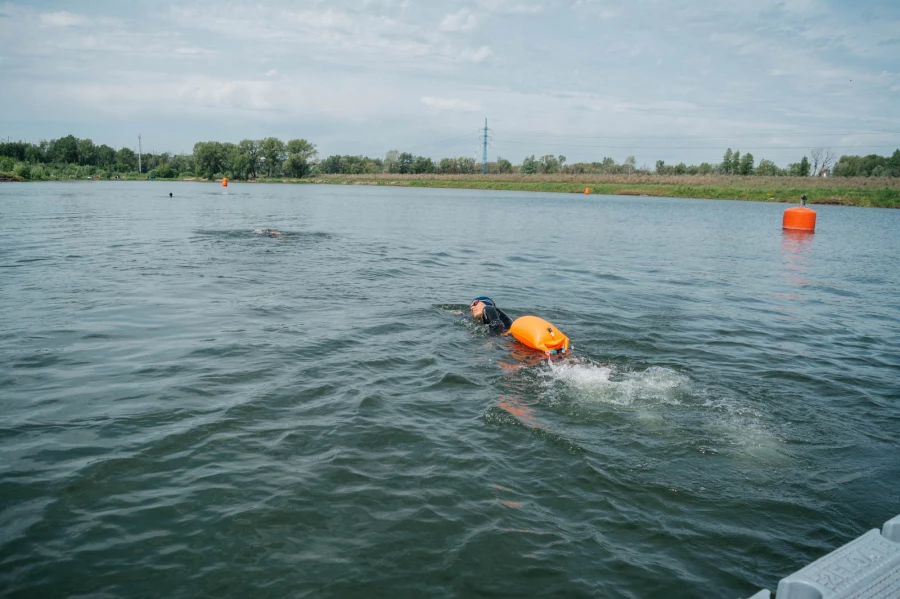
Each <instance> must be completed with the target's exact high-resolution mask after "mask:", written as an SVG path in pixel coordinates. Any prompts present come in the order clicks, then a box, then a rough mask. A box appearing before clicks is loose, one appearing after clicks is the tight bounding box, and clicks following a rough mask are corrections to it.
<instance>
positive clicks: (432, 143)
mask: <svg viewBox="0 0 900 599" xmlns="http://www.w3.org/2000/svg"><path fill="white" fill-rule="evenodd" d="M478 133H480V130H476V131H473V132H472V133H466V134H465V135H458V136H456V137H448V138H447V139H441V140H438V141H432V142H429V143H427V144H419V145H416V146H411V147H410V148H409V149H410V150H414V149H415V148H423V147H425V146H435V145H437V144H442V143H445V142H448V141H454V140H457V139H464V138H469V139H471V138H472V137H473V135H477V134H478Z"/></svg>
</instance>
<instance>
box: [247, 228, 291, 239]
mask: <svg viewBox="0 0 900 599" xmlns="http://www.w3.org/2000/svg"><path fill="white" fill-rule="evenodd" d="M254 233H256V234H257V235H265V236H266V237H272V238H273V239H280V238H282V237H284V235H282V234H281V231H276V230H275V229H257V230H255V231H254Z"/></svg>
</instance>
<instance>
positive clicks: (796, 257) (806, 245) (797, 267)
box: [781, 229, 815, 299]
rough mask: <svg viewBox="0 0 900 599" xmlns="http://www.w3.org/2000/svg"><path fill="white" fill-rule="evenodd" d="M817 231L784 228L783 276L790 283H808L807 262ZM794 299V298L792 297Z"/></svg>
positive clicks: (782, 235) (782, 247)
mask: <svg viewBox="0 0 900 599" xmlns="http://www.w3.org/2000/svg"><path fill="white" fill-rule="evenodd" d="M814 239H815V233H814V232H812V231H798V230H790V229H783V230H782V233H781V258H782V261H783V262H784V269H785V270H784V273H783V277H784V280H785V282H786V283H788V284H789V285H800V286H803V285H808V284H809V281H808V280H807V278H806V275H807V270H808V268H807V263H808V261H809V260H810V255H811V252H812V249H813V240H814ZM791 299H794V298H791Z"/></svg>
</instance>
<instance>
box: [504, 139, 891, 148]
mask: <svg viewBox="0 0 900 599" xmlns="http://www.w3.org/2000/svg"><path fill="white" fill-rule="evenodd" d="M497 143H498V144H513V145H519V146H538V147H540V146H561V147H564V148H606V149H610V150H721V149H722V148H721V146H693V147H684V146H610V145H605V144H604V145H587V144H560V143H547V142H529V141H503V140H500V141H498V142H497ZM828 147H829V148H832V149H849V148H895V147H900V143H896V144H888V145H868V144H865V145H855V146H831V145H830V146H828ZM751 148H752V149H754V150H808V149H809V146H808V145H805V146H752V147H751Z"/></svg>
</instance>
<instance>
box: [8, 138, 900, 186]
mask: <svg viewBox="0 0 900 599" xmlns="http://www.w3.org/2000/svg"><path fill="white" fill-rule="evenodd" d="M481 169H482V166H481V163H480V162H478V161H477V160H476V159H475V158H473V157H468V156H460V157H458V158H441V159H440V160H437V161H435V160H433V159H432V158H430V157H427V156H416V155H414V154H411V153H409V152H400V151H398V150H391V151H389V152H387V154H385V156H384V158H370V157H368V156H362V155H357V156H351V155H338V154H335V155H333V156H329V157H327V158H323V159H318V151H317V150H316V146H315V144H313V143H311V142H309V141H307V140H305V139H292V140H290V141H288V142H283V141H281V140H280V139H278V138H275V137H267V138H265V139H260V140H252V139H245V140H242V141H240V142H238V143H231V142H218V141H209V142H198V143H196V144H194V149H193V152H192V153H191V154H175V155H173V154H169V153H168V152H163V153H158V154H157V153H152V152H148V153H142V154H141V155H140V156H139V155H138V154H137V153H135V152H134V151H133V150H132V149H131V148H119V149H115V148H111V147H109V146H107V145H105V144H103V145H99V146H98V145H95V144H94V143H93V141H91V140H90V139H78V138H76V137H74V136H72V135H67V136H66V137H62V138H60V139H54V140H50V141H40V142H38V143H27V142H23V141H13V142H0V174H13V175H16V176H18V177H21V178H24V179H32V180H45V179H60V178H73V177H74V178H97V177H99V178H114V177H121V176H128V177H130V178H134V177H147V178H164V179H167V178H175V177H201V178H220V177H223V176H224V177H229V178H232V179H236V180H251V179H258V178H260V177H270V178H276V177H292V178H302V177H308V176H313V175H318V174H335V175H361V174H379V173H385V174H441V175H474V174H479V173H481ZM487 171H488V173H489V174H512V173H519V174H524V175H529V174H564V175H581V174H592V175H603V174H609V175H622V174H625V175H627V174H652V173H656V174H659V175H739V176H753V175H757V176H768V177H777V176H792V177H806V176H835V177H900V149H898V150H896V151H895V152H894V153H893V155H891V156H878V155H876V154H870V155H868V156H841V157H840V159H839V160H837V161H835V156H834V154H833V152H832V151H831V150H830V149H828V148H814V149H812V150H811V151H810V155H809V156H808V157H807V156H803V157H802V158H801V160H799V161H798V162H796V163H792V164H789V165H787V166H786V167H784V168H781V167H779V166H777V165H776V164H775V163H774V162H772V161H771V160H766V159H763V160H760V161H759V163H757V162H756V161H755V158H754V156H753V154H751V153H750V152H746V153H741V151H740V150H735V151H732V149H731V148H728V149H727V150H726V151H725V154H724V156H723V157H722V161H721V162H719V163H708V162H703V163H701V164H699V165H687V164H685V163H683V162H682V163H679V164H676V165H669V164H666V163H665V162H664V161H662V160H658V161H656V168H655V169H653V170H651V169H650V168H648V167H646V166H644V167H638V166H637V165H636V163H635V159H634V156H629V157H627V158H626V159H625V160H624V161H623V162H622V163H621V164H620V163H617V162H616V161H615V160H613V159H612V158H609V157H606V158H603V159H602V160H600V161H595V162H578V163H573V164H567V161H566V157H565V156H562V155H558V156H553V155H550V154H547V155H544V156H541V157H540V158H537V157H536V156H535V155H534V154H532V155H531V156H527V157H525V159H524V160H523V161H522V164H519V165H514V164H513V163H512V162H510V161H509V160H507V159H505V158H500V157H498V158H497V159H496V160H493V161H491V162H489V163H488V165H487Z"/></svg>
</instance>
